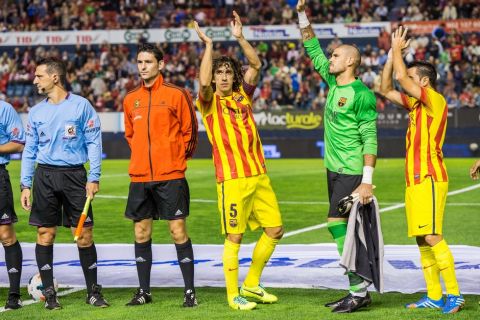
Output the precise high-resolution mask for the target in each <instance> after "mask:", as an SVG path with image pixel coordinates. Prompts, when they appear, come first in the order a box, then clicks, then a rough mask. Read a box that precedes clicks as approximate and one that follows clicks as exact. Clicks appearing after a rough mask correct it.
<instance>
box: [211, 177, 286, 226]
mask: <svg viewBox="0 0 480 320" xmlns="http://www.w3.org/2000/svg"><path fill="white" fill-rule="evenodd" d="M217 194H218V210H219V211H220V219H221V224H222V234H225V233H231V234H242V233H245V231H246V229H247V223H248V225H249V226H250V229H251V230H255V229H257V228H258V227H260V226H261V227H262V228H268V227H279V226H281V225H282V217H281V214H280V209H279V208H278V203H277V197H276V196H275V193H274V192H273V189H272V185H271V184H270V179H269V178H268V176H267V175H266V174H261V175H258V176H254V177H248V178H238V179H231V180H227V181H224V182H221V183H217Z"/></svg>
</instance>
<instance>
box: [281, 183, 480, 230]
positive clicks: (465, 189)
mask: <svg viewBox="0 0 480 320" xmlns="http://www.w3.org/2000/svg"><path fill="white" fill-rule="evenodd" d="M478 188H480V184H476V185H473V186H469V187H465V188H462V189H458V190H454V191H450V192H449V193H448V195H449V196H454V195H456V194H460V193H464V192H468V191H472V190H475V189H478ZM403 207H405V203H399V204H396V205H393V206H390V207H386V208H383V209H380V212H387V211H392V210H395V209H399V208H403ZM326 226H327V223H326V222H325V223H321V224H317V225H314V226H310V227H306V228H302V229H298V230H293V231H290V232H286V233H285V234H284V235H283V238H288V237H291V236H294V235H297V234H300V233H304V232H308V231H313V230H317V229H322V228H325V227H326Z"/></svg>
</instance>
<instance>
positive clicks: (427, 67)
mask: <svg viewBox="0 0 480 320" xmlns="http://www.w3.org/2000/svg"><path fill="white" fill-rule="evenodd" d="M407 68H408V69H410V68H417V75H418V76H419V77H420V79H421V78H423V77H428V80H430V85H431V86H432V87H433V88H435V85H436V83H437V70H435V66H434V65H433V64H431V63H430V62H426V61H419V60H416V61H413V62H410V63H409V64H408V65H407Z"/></svg>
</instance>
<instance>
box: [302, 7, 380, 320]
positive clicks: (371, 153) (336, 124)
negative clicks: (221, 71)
mask: <svg viewBox="0 0 480 320" xmlns="http://www.w3.org/2000/svg"><path fill="white" fill-rule="evenodd" d="M297 11H298V19H299V26H300V32H301V34H302V39H303V44H304V46H305V49H306V52H307V54H308V55H309V57H310V59H311V60H312V62H313V65H314V67H315V70H316V71H317V72H318V73H320V75H321V76H322V78H323V79H324V80H325V82H327V84H328V87H329V91H328V96H327V103H326V105H325V114H324V128H325V166H326V168H327V183H328V196H329V202H330V208H329V211H328V223H327V226H328V230H329V231H330V233H331V234H332V236H333V239H334V240H335V242H336V244H337V248H338V252H339V253H340V256H341V255H342V252H343V244H344V241H345V235H346V232H347V220H348V216H346V215H342V214H340V212H339V211H338V209H337V206H338V201H339V200H340V199H342V198H343V197H346V196H348V195H350V194H352V193H358V195H359V200H360V202H361V203H363V204H367V203H369V202H370V201H371V197H372V195H373V186H372V176H373V170H374V167H375V162H376V159H377V127H376V119H377V111H376V99H375V95H374V93H373V92H372V91H370V90H369V89H368V87H367V86H366V85H364V84H363V83H362V82H361V81H360V80H359V79H357V78H355V73H356V69H357V68H358V66H359V65H360V61H361V56H360V52H359V50H358V49H357V48H356V47H355V46H351V45H341V46H339V47H337V48H336V49H335V50H334V51H333V53H332V55H331V57H330V59H328V58H327V57H326V56H325V54H324V53H323V52H322V49H321V47H320V43H319V42H318V39H317V38H316V37H315V33H314V31H313V28H312V26H311V25H310V22H309V21H308V18H307V15H306V13H305V0H299V1H298V3H297ZM348 280H349V282H350V291H349V293H348V295H347V296H345V297H343V298H341V299H339V300H338V301H334V302H330V303H327V304H326V305H325V306H326V307H331V308H332V312H336V313H344V312H353V311H356V310H358V309H360V308H362V307H365V306H368V305H369V304H370V303H371V302H372V300H371V298H370V295H369V294H368V291H367V287H368V286H369V285H370V283H369V282H366V281H364V280H363V279H362V278H361V277H360V276H358V275H356V274H354V273H348Z"/></svg>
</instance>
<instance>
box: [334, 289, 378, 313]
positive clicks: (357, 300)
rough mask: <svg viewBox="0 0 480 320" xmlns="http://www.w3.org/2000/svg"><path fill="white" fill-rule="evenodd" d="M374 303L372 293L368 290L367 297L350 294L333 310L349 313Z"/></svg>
mask: <svg viewBox="0 0 480 320" xmlns="http://www.w3.org/2000/svg"><path fill="white" fill-rule="evenodd" d="M371 303H372V298H370V294H369V293H368V292H367V295H366V296H365V297H357V296H353V295H350V296H348V297H347V298H345V300H343V302H342V303H341V304H340V305H338V306H336V307H335V308H334V309H333V310H332V312H335V313H349V312H354V311H357V310H358V309H360V308H362V307H366V306H368V305H370V304H371Z"/></svg>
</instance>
